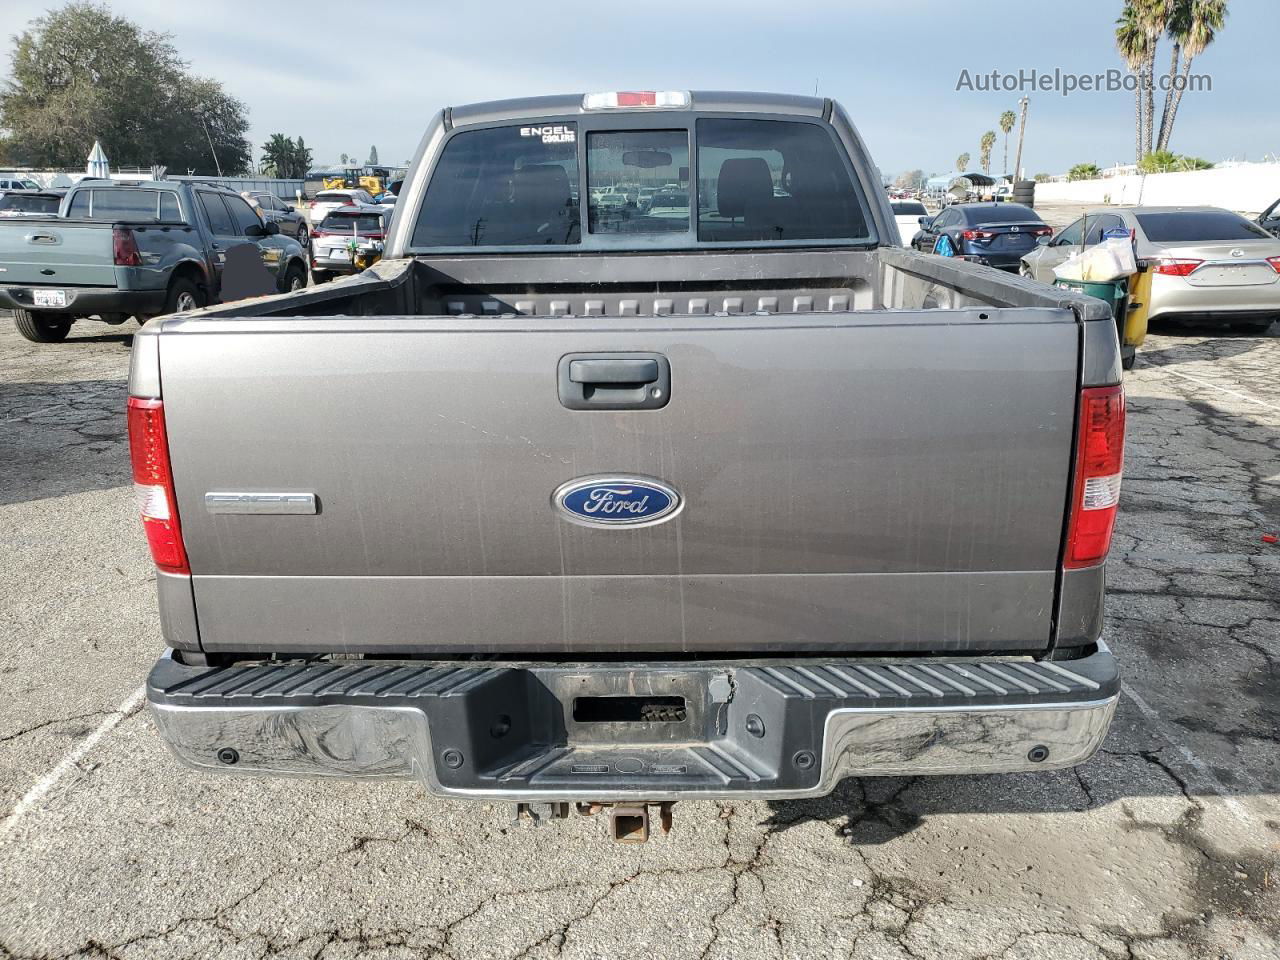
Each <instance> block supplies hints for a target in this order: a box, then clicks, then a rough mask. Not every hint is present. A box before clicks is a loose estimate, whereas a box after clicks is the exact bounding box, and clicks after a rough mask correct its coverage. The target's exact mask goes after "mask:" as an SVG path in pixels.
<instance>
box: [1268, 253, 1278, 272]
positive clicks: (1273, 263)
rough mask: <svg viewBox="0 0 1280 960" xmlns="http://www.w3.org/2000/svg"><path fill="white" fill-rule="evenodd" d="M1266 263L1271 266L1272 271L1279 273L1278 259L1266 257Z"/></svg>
mask: <svg viewBox="0 0 1280 960" xmlns="http://www.w3.org/2000/svg"><path fill="white" fill-rule="evenodd" d="M1267 263H1269V264H1271V269H1272V270H1274V271H1275V272H1276V273H1280V257H1267Z"/></svg>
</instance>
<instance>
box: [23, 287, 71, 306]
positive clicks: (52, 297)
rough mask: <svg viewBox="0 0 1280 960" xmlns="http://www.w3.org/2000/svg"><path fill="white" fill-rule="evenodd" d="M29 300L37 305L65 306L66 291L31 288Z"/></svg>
mask: <svg viewBox="0 0 1280 960" xmlns="http://www.w3.org/2000/svg"><path fill="white" fill-rule="evenodd" d="M31 302H32V303H34V304H35V305H36V306H37V307H65V306H66V305H67V291H65V290H32V291H31Z"/></svg>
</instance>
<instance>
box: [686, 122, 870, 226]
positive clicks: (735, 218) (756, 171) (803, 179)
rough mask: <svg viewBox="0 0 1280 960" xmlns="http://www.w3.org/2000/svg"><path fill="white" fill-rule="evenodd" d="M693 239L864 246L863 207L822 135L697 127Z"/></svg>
mask: <svg viewBox="0 0 1280 960" xmlns="http://www.w3.org/2000/svg"><path fill="white" fill-rule="evenodd" d="M697 132H698V239H699V240H704V241H713V242H714V241H720V242H725V241H760V240H764V241H767V240H869V239H871V229H870V227H869V226H868V223H869V219H868V217H867V212H866V211H867V209H868V207H867V203H866V200H865V198H864V197H863V195H862V191H861V190H860V189H859V188H858V185H857V184H856V183H855V182H854V180H853V178H852V176H851V175H850V173H849V170H848V168H847V167H846V166H845V164H844V162H843V160H842V159H841V156H840V153H839V151H838V150H837V149H836V145H835V143H834V142H833V141H832V139H831V136H830V135H829V134H828V133H827V131H826V130H825V129H824V128H822V127H820V126H818V125H816V124H812V123H797V122H792V121H785V120H718V119H708V120H699V121H698V128H697Z"/></svg>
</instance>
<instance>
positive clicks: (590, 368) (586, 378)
mask: <svg viewBox="0 0 1280 960" xmlns="http://www.w3.org/2000/svg"><path fill="white" fill-rule="evenodd" d="M569 379H570V380H571V381H572V382H573V383H653V381H655V380H657V379H658V361H657V360H643V359H642V360H627V359H622V358H620V357H619V358H616V359H608V360H571V361H570V362H569Z"/></svg>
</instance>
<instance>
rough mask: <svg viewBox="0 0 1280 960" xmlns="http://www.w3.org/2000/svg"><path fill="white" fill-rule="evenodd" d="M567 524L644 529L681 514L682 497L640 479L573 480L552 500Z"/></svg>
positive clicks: (557, 491) (666, 487)
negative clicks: (569, 522) (570, 522)
mask: <svg viewBox="0 0 1280 960" xmlns="http://www.w3.org/2000/svg"><path fill="white" fill-rule="evenodd" d="M551 502H552V503H553V504H554V505H555V507H556V509H557V510H559V511H560V513H562V514H563V515H564V517H565V519H567V520H572V521H573V522H574V523H581V524H584V525H586V526H589V527H643V526H648V525H649V524H651V523H661V522H663V521H664V520H670V519H671V518H672V517H674V516H675V515H676V514H677V513H679V512H680V507H681V506H682V502H681V500H680V494H678V493H676V492H675V490H673V489H671V487H669V486H667V485H666V484H665V483H659V482H658V481H657V480H647V479H642V478H640V477H617V476H608V477H583V478H581V479H578V480H570V481H569V482H568V483H566V484H564V485H563V486H561V487H560V488H559V489H557V490H556V492H555V493H554V494H553V495H552V497H551Z"/></svg>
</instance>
